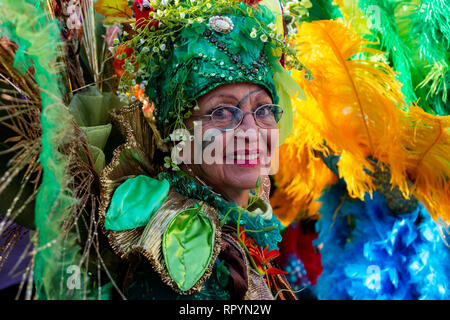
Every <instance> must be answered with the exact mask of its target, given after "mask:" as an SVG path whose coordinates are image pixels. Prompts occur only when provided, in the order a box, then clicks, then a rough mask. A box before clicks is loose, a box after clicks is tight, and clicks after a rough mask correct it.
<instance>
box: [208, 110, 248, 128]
mask: <svg viewBox="0 0 450 320" xmlns="http://www.w3.org/2000/svg"><path fill="white" fill-rule="evenodd" d="M240 113H242V111H241V109H239V108H236V107H234V106H221V107H218V108H217V109H215V110H214V111H213V112H212V113H211V119H212V121H213V122H214V125H215V126H216V127H217V128H219V129H233V128H234V127H235V126H236V125H237V123H238V122H239V116H240Z"/></svg>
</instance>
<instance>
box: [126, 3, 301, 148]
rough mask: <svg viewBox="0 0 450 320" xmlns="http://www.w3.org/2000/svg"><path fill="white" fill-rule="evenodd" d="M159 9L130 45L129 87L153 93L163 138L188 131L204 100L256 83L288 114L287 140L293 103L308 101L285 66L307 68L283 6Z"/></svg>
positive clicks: (284, 123) (165, 6) (283, 131)
mask: <svg viewBox="0 0 450 320" xmlns="http://www.w3.org/2000/svg"><path fill="white" fill-rule="evenodd" d="M264 3H265V4H264ZM151 5H152V8H153V10H155V11H151V15H150V17H149V19H148V20H147V21H146V20H145V19H144V18H140V19H137V21H136V26H135V27H134V29H135V30H136V31H137V33H136V35H135V36H134V37H133V38H132V39H131V40H130V41H128V42H127V43H126V46H127V47H130V48H132V49H133V54H132V55H131V56H130V57H129V58H128V59H127V60H126V64H125V67H124V70H125V71H126V72H125V73H124V74H123V75H122V78H121V87H122V88H123V89H125V90H126V89H128V88H130V86H131V85H135V84H136V83H138V84H141V88H145V93H146V94H147V96H148V97H149V98H150V99H151V100H152V101H153V102H154V103H155V106H156V110H155V116H156V119H157V125H158V128H159V130H160V131H161V133H162V136H163V137H167V135H168V134H169V133H170V132H172V131H173V130H175V129H177V128H180V127H183V126H184V124H183V119H184V118H188V117H189V116H190V114H191V112H190V110H189V109H190V108H192V107H194V106H195V100H196V99H197V98H198V97H200V96H201V95H203V94H205V93H206V92H208V91H210V90H212V89H213V88H215V87H217V86H219V85H221V84H225V83H236V82H251V83H257V84H260V85H262V86H264V87H265V88H266V89H267V90H268V91H269V92H270V94H271V95H272V99H273V101H274V103H278V104H280V105H281V106H282V107H283V109H284V111H285V112H284V116H283V119H282V123H281V124H280V127H281V140H284V138H285V137H286V136H287V135H288V134H289V132H290V130H291V127H292V123H291V122H292V118H291V117H292V111H291V108H290V98H291V96H297V97H298V96H299V95H300V96H302V95H303V93H302V92H301V89H300V87H298V85H297V84H296V83H295V82H294V80H292V78H291V77H290V76H289V73H288V72H287V71H286V70H285V69H284V68H283V67H282V66H281V64H280V61H279V60H280V58H281V57H282V56H285V57H287V61H288V62H289V63H290V64H291V65H292V66H293V67H296V68H298V69H302V68H303V66H302V65H301V63H299V62H298V61H297V58H296V57H295V54H294V53H293V52H292V51H291V50H290V49H289V47H288V46H287V45H286V41H285V36H284V32H283V26H282V16H281V5H280V3H279V2H278V1H277V0H274V1H264V2H261V3H259V4H256V5H249V4H247V3H244V2H238V1H235V0H217V1H214V2H210V1H207V0H198V1H196V0H193V1H183V2H177V1H175V3H170V2H168V1H164V0H163V1H156V2H154V3H151ZM143 22H144V23H143ZM122 58H123V57H122Z"/></svg>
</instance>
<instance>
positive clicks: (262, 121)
mask: <svg viewBox="0 0 450 320" xmlns="http://www.w3.org/2000/svg"><path fill="white" fill-rule="evenodd" d="M248 113H250V114H252V115H253V119H255V123H256V124H257V125H258V126H259V127H260V128H264V129H273V128H276V127H277V124H278V122H280V119H281V116H282V115H283V110H282V109H281V107H280V106H278V105H276V104H264V105H261V106H259V107H257V108H256V109H255V110H254V111H248V112H243V111H242V110H241V109H239V108H238V107H235V106H219V107H217V108H216V109H214V110H213V112H211V114H205V115H202V116H194V117H198V118H202V117H209V118H211V121H212V123H213V125H214V126H215V127H216V128H218V129H220V130H222V131H225V130H233V129H236V128H237V127H239V126H240V125H241V123H242V120H243V119H244V116H245V115H246V114H248Z"/></svg>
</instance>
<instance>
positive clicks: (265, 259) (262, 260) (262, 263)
mask: <svg viewBox="0 0 450 320" xmlns="http://www.w3.org/2000/svg"><path fill="white" fill-rule="evenodd" d="M239 230H240V235H241V236H240V238H241V240H242V242H244V244H245V246H246V247H247V249H248V252H249V253H250V255H251V256H252V258H253V259H254V261H255V263H256V266H257V267H258V269H259V270H260V271H262V272H264V271H265V272H266V273H267V274H288V273H287V272H286V271H282V270H280V269H277V268H272V267H269V262H270V260H272V259H275V258H276V257H278V256H279V255H280V253H279V251H278V250H276V249H275V250H271V251H269V245H267V246H266V248H265V249H264V250H262V248H261V247H258V246H257V245H256V243H255V241H253V239H246V238H245V231H244V228H243V227H240V228H239Z"/></svg>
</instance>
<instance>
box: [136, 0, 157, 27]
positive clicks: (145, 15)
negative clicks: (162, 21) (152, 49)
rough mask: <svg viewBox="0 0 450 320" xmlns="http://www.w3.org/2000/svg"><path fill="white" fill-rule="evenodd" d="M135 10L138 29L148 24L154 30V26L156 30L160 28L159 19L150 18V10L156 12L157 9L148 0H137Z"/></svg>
mask: <svg viewBox="0 0 450 320" xmlns="http://www.w3.org/2000/svg"><path fill="white" fill-rule="evenodd" d="M133 12H134V17H135V18H136V27H137V28H138V29H140V28H145V27H146V26H147V25H148V27H149V29H150V30H152V27H154V30H155V29H158V27H159V21H158V20H157V19H153V18H150V12H155V9H153V8H152V7H151V6H150V2H148V0H135V1H134V3H133Z"/></svg>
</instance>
